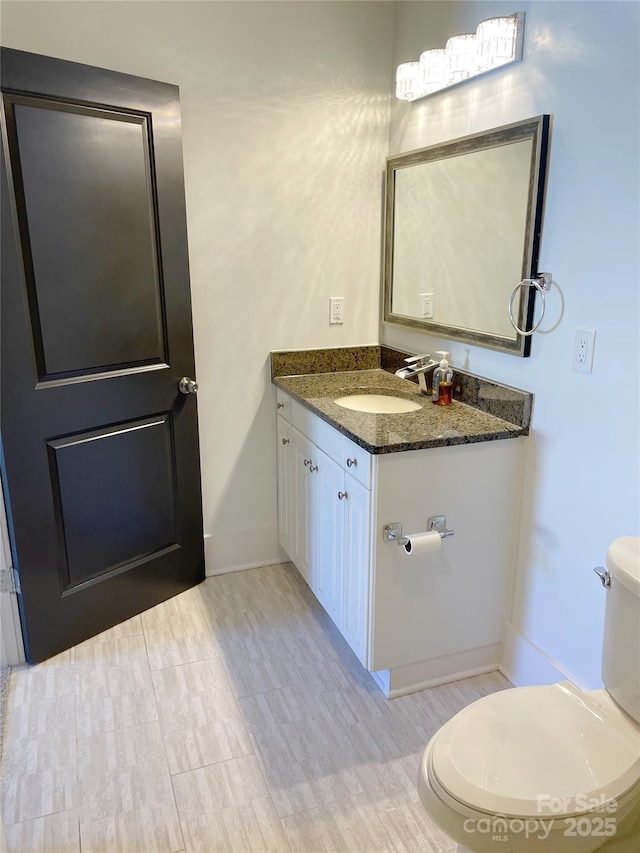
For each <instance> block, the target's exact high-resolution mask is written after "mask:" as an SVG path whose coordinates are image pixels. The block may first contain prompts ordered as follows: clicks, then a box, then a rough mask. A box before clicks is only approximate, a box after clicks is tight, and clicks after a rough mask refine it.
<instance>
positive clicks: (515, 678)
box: [499, 623, 584, 690]
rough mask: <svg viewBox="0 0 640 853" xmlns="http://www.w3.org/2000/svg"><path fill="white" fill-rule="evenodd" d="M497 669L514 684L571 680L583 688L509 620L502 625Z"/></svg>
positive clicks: (519, 685) (522, 684)
mask: <svg viewBox="0 0 640 853" xmlns="http://www.w3.org/2000/svg"><path fill="white" fill-rule="evenodd" d="M499 669H500V672H501V673H502V674H503V675H504V676H505V678H508V679H509V681H510V682H511V683H512V684H513V685H515V686H516V687H525V686H527V685H532V684H555V683H556V682H557V681H570V682H571V683H572V684H575V685H576V687H578V688H580V689H581V690H582V689H584V688H583V687H582V685H581V684H580V683H579V682H578V681H577V680H576V679H575V678H574V677H573V676H572V675H571V674H570V673H568V672H566V670H564V669H563V668H562V667H561V666H560V664H559V663H557V661H554V660H552V659H551V658H550V657H549V656H548V655H547V654H545V653H544V652H543V651H542V649H539V648H538V646H536V645H535V644H534V643H532V642H531V640H529V639H528V638H527V637H524V636H523V635H522V634H521V633H520V632H519V631H518V630H517V628H515V627H514V626H513V625H511V624H510V623H507V624H506V625H505V629H504V643H503V656H502V662H501V663H500V667H499Z"/></svg>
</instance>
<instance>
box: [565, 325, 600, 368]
mask: <svg viewBox="0 0 640 853" xmlns="http://www.w3.org/2000/svg"><path fill="white" fill-rule="evenodd" d="M595 342H596V330H595V329H576V330H575V332H574V333H573V352H572V358H571V369H572V370H578V371H579V372H580V373H591V372H592V370H593V351H594V348H595Z"/></svg>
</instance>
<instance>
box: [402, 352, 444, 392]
mask: <svg viewBox="0 0 640 853" xmlns="http://www.w3.org/2000/svg"><path fill="white" fill-rule="evenodd" d="M404 363H405V364H406V365H407V366H406V367H401V368H400V369H399V370H396V376H399V377H400V379H410V378H411V377H412V376H417V377H418V385H419V386H420V391H421V392H422V393H423V394H427V395H428V394H430V393H431V390H430V389H429V388H427V380H426V374H427V373H429V372H431V374H432V376H431V378H432V379H433V371H434V370H435V369H436V367H437V366H438V362H437V361H433V359H432V358H431V355H430V354H429V353H425V354H424V355H413V356H411V358H405V360H404Z"/></svg>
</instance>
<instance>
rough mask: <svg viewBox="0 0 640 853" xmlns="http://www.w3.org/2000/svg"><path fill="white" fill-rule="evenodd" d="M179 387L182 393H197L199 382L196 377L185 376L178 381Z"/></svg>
mask: <svg viewBox="0 0 640 853" xmlns="http://www.w3.org/2000/svg"><path fill="white" fill-rule="evenodd" d="M178 388H179V389H180V393H181V394H197V393H198V383H197V382H196V380H195V379H189V377H188V376H183V377H182V379H181V380H180V382H178Z"/></svg>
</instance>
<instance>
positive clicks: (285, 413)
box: [276, 388, 293, 423]
mask: <svg viewBox="0 0 640 853" xmlns="http://www.w3.org/2000/svg"><path fill="white" fill-rule="evenodd" d="M292 402H293V401H292V399H291V397H290V396H289V395H288V394H285V393H284V391H281V390H280V388H276V412H277V413H278V414H279V415H282V417H283V418H284V419H285V420H287V421H289V423H291V403H292Z"/></svg>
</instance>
